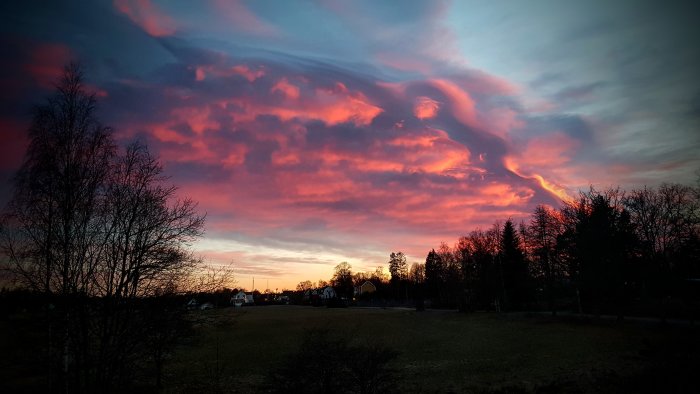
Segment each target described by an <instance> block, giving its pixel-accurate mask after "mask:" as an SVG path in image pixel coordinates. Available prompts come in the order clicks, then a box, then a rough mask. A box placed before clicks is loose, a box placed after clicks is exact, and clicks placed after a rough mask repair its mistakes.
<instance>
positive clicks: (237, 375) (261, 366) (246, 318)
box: [166, 306, 698, 393]
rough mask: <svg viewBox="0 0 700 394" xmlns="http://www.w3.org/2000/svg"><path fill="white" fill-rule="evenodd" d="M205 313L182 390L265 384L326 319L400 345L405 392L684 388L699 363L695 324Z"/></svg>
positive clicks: (179, 363)
mask: <svg viewBox="0 0 700 394" xmlns="http://www.w3.org/2000/svg"><path fill="white" fill-rule="evenodd" d="M197 313H198V317H200V318H202V320H201V321H202V323H200V324H199V326H198V328H197V330H196V331H197V332H198V334H199V335H197V336H195V337H194V338H193V339H192V340H188V341H187V342H186V343H185V344H183V345H181V346H180V347H179V348H178V350H177V353H176V354H175V356H174V358H173V359H172V360H171V362H170V365H169V367H168V370H167V377H166V382H170V384H169V387H170V390H173V391H188V392H189V391H195V390H206V391H213V390H220V391H224V392H244V393H246V392H256V391H258V390H259V388H260V387H261V384H263V383H264V382H265V380H266V378H267V376H268V374H269V372H270V371H271V370H272V369H274V368H276V367H277V366H278V365H279V364H280V363H281V362H282V361H283V360H284V359H285V357H286V356H287V355H289V354H290V353H293V352H295V351H296V350H297V348H298V346H299V343H300V338H301V337H302V334H303V333H304V331H305V330H308V329H311V328H319V327H321V328H327V329H329V330H332V331H333V332H338V333H339V335H345V336H347V337H349V338H351V339H352V341H357V342H358V343H365V342H366V343H381V344H383V345H386V346H388V347H391V348H393V349H396V350H398V351H399V352H400V354H399V356H398V358H396V359H395V360H394V361H392V363H391V366H392V367H393V368H395V370H396V373H397V375H398V383H397V384H398V387H397V390H398V391H400V392H499V391H500V392H511V391H519V392H620V391H628V392H645V391H647V392H654V391H657V390H658V389H659V388H661V389H663V391H666V392H669V391H674V390H675V391H676V392H683V391H684V390H685V389H686V385H687V384H688V382H689V381H690V379H691V376H692V374H693V373H694V372H693V371H696V370H697V369H696V368H697V366H698V365H697V361H698V357H697V352H696V350H697V349H698V346H697V345H698V343H697V342H698V331H697V330H696V329H695V328H693V327H666V328H660V327H659V325H657V324H641V323H629V322H627V323H625V322H622V323H616V322H586V321H573V320H564V319H552V318H548V317H542V316H539V317H528V316H523V315H498V314H488V313H477V314H471V315H464V314H459V313H456V312H447V311H426V312H414V311H412V310H395V309H355V308H348V309H327V308H313V307H302V306H269V307H250V308H242V309H232V308H226V309H219V310H212V311H202V312H197ZM318 353H319V357H323V349H318Z"/></svg>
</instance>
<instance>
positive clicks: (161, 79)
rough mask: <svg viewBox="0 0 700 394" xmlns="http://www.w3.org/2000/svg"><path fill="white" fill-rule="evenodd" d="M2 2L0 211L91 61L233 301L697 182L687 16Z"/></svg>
mask: <svg viewBox="0 0 700 394" xmlns="http://www.w3.org/2000/svg"><path fill="white" fill-rule="evenodd" d="M10 3H11V2H9V1H8V2H2V4H0V32H1V33H0V34H1V35H0V185H1V187H2V190H1V192H0V203H2V204H3V205H4V204H5V203H6V202H7V201H8V199H9V196H10V190H11V189H10V186H11V183H10V179H11V177H12V174H13V173H14V172H15V171H16V170H17V168H18V167H19V166H20V164H21V161H22V157H23V155H24V150H25V147H26V145H27V137H26V129H27V126H28V124H29V121H30V109H31V106H32V105H33V104H37V103H41V100H43V98H44V97H46V96H47V95H48V94H49V93H51V91H52V87H53V83H54V82H55V81H56V80H57V78H58V77H59V76H60V74H61V70H62V67H63V65H64V64H66V63H67V62H69V61H71V60H79V61H80V62H81V63H82V64H83V66H84V68H85V71H86V74H87V82H88V88H89V89H90V90H91V91H92V92H95V94H96V95H97V97H98V99H99V115H100V118H101V119H102V121H103V122H104V123H105V124H107V125H109V126H112V127H113V128H114V129H115V137H116V139H117V141H119V142H120V143H122V144H124V143H126V142H128V141H131V140H133V139H134V138H138V139H141V140H143V141H145V142H147V144H148V146H149V148H150V149H151V151H152V152H154V153H156V154H157V155H158V156H159V157H160V159H161V161H162V163H163V165H164V168H165V172H166V174H167V175H169V176H171V180H172V182H173V183H175V184H176V185H178V186H179V187H180V189H179V193H180V195H181V196H183V197H184V196H189V197H192V198H193V199H195V200H197V201H199V208H200V210H201V212H202V213H204V212H206V213H207V225H206V235H205V236H204V238H203V239H202V240H201V241H200V242H198V243H197V244H196V245H195V246H194V248H195V250H196V252H197V253H198V254H200V255H202V256H203V257H204V258H205V260H206V261H208V262H210V263H214V264H224V263H229V262H233V265H234V272H235V274H236V276H237V279H238V282H239V285H241V286H243V287H247V288H250V286H251V279H252V277H253V276H254V277H255V279H256V288H258V289H260V290H264V289H265V287H267V285H268V283H269V286H270V288H271V289H273V290H274V289H275V288H278V289H280V290H281V289H282V288H285V287H286V288H294V287H295V286H296V284H297V283H298V282H299V281H302V280H305V279H310V280H312V281H316V280H318V279H319V278H323V279H328V278H330V276H331V275H332V272H333V267H334V266H335V265H337V264H338V263H340V262H342V261H347V262H349V263H350V264H352V266H353V269H354V270H355V271H364V270H374V268H375V267H376V266H379V265H383V266H385V267H386V263H387V261H388V256H389V253H390V252H392V251H398V250H401V251H404V252H405V253H406V254H407V255H408V261H409V263H412V262H422V261H425V255H426V254H427V252H428V251H429V250H430V249H431V248H434V247H437V246H438V245H439V243H440V242H441V241H445V242H447V243H448V244H453V243H454V242H455V241H456V240H457V238H458V237H459V236H460V235H463V234H466V233H467V232H469V231H470V230H472V229H474V228H476V227H479V226H481V227H487V226H489V225H490V224H491V223H493V222H494V221H496V220H505V219H507V218H509V217H511V218H513V219H514V220H520V219H522V218H525V217H527V216H528V215H529V214H530V213H531V212H532V210H533V208H534V207H535V206H536V205H537V204H549V205H552V206H558V204H559V202H560V201H561V199H562V198H566V196H567V195H573V194H575V193H576V192H577V190H579V189H586V188H588V186H589V185H590V184H593V185H595V186H598V187H605V186H611V185H614V186H616V185H620V186H621V187H623V188H632V187H636V186H642V185H645V184H646V185H657V184H659V183H661V182H681V183H686V184H693V183H695V182H696V180H697V178H698V175H697V171H698V170H700V154H699V153H700V128H699V126H700V83H699V79H698V75H700V74H699V73H700V71H699V70H700V45H699V43H700V41H699V40H698V39H699V38H700V23H698V22H697V18H698V15H699V14H698V11H699V10H697V9H694V8H697V7H694V6H693V5H692V4H693V2H690V1H689V2H681V1H669V2H659V1H556V0H553V1H498V2H485V1H456V0H455V1H453V2H449V1H372V0H368V1H321V0H319V1H264V0H261V1H225V0H210V1H186V0H182V1H155V0H150V1H149V0H116V1H55V2H45V1H22V2H12V3H15V4H10Z"/></svg>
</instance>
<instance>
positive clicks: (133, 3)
mask: <svg viewBox="0 0 700 394" xmlns="http://www.w3.org/2000/svg"><path fill="white" fill-rule="evenodd" d="M114 8H116V9H117V11H119V12H121V13H122V14H124V15H126V16H127V17H128V18H129V19H131V21H132V22H134V23H135V24H136V25H137V26H139V27H140V28H142V29H143V30H144V31H145V32H146V33H148V34H149V35H151V36H153V37H166V36H171V35H173V34H175V31H176V29H175V27H176V23H175V21H174V20H173V19H172V18H171V17H169V16H168V15H166V14H165V13H163V11H162V10H160V9H159V8H158V7H157V6H155V5H154V4H153V3H151V1H150V0H114Z"/></svg>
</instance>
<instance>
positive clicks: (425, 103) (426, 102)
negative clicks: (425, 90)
mask: <svg viewBox="0 0 700 394" xmlns="http://www.w3.org/2000/svg"><path fill="white" fill-rule="evenodd" d="M439 110H440V103H438V102H437V101H435V100H433V99H431V98H430V97H425V96H419V97H416V102H415V104H414V106H413V115H415V116H416V118H418V119H420V120H423V119H430V118H434V117H435V116H436V115H437V113H438V111H439Z"/></svg>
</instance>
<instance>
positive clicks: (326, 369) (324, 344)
mask: <svg viewBox="0 0 700 394" xmlns="http://www.w3.org/2000/svg"><path fill="white" fill-rule="evenodd" d="M397 356H398V353H397V352H396V351H394V350H392V349H390V348H387V347H385V346H383V345H379V344H354V343H352V342H351V341H350V339H349V338H348V337H346V336H342V335H339V334H337V333H334V332H331V331H330V330H327V329H311V330H308V331H306V332H305V333H304V336H303V339H302V342H301V345H300V347H299V350H298V351H297V352H295V353H293V354H291V355H290V356H288V358H287V360H286V361H285V362H284V363H283V364H282V365H281V366H280V367H279V368H278V369H276V370H275V371H274V372H273V373H272V374H271V376H270V379H269V387H267V389H268V390H269V391H270V392H279V393H357V394H371V393H389V392H392V391H393V387H394V386H395V380H396V376H395V371H394V370H393V369H392V368H390V366H389V363H390V362H391V361H392V360H393V359H395V358H396V357H397Z"/></svg>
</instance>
